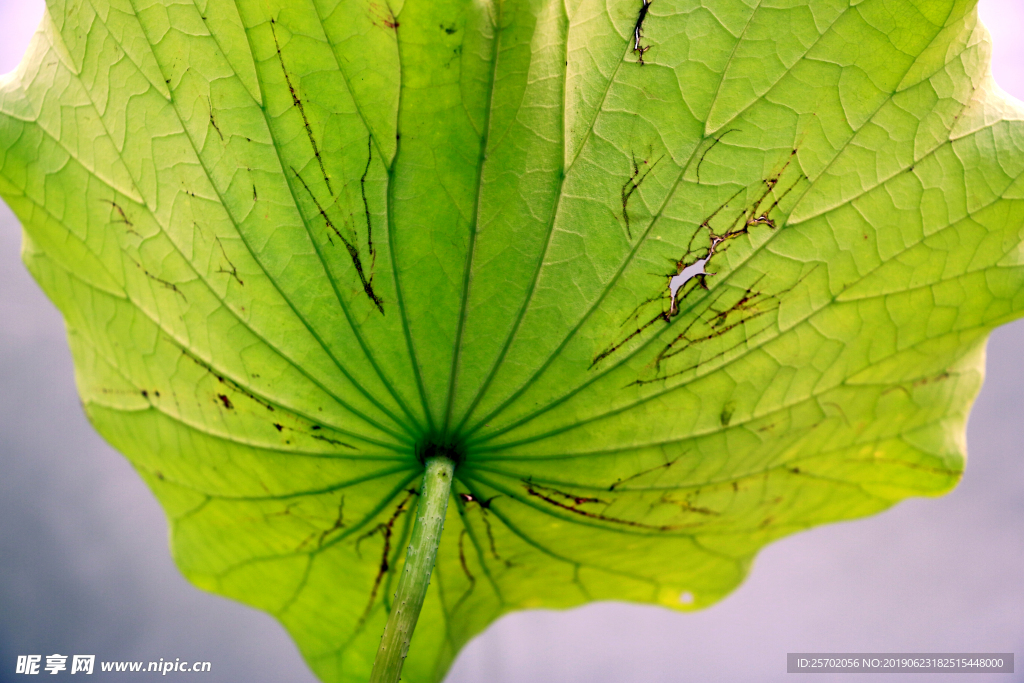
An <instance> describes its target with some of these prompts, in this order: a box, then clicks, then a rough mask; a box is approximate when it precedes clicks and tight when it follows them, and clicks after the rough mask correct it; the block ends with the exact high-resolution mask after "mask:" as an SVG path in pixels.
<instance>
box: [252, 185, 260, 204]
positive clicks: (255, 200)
mask: <svg viewBox="0 0 1024 683" xmlns="http://www.w3.org/2000/svg"><path fill="white" fill-rule="evenodd" d="M252 200H253V201H254V202H258V201H259V200H260V196H259V195H258V194H256V183H253V184H252Z"/></svg>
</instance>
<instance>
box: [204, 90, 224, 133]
mask: <svg viewBox="0 0 1024 683" xmlns="http://www.w3.org/2000/svg"><path fill="white" fill-rule="evenodd" d="M206 104H207V106H208V107H209V109H210V125H211V126H213V129H214V130H215V131H217V135H219V136H220V140H221V142H223V141H224V133H221V132H220V126H218V125H217V119H215V118H214V117H213V102H212V101H211V100H210V99H209V98H207V100H206Z"/></svg>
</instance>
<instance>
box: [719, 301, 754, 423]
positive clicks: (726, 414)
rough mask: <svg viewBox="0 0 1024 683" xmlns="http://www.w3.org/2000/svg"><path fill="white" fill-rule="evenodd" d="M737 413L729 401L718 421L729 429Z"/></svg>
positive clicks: (723, 407)
mask: <svg viewBox="0 0 1024 683" xmlns="http://www.w3.org/2000/svg"><path fill="white" fill-rule="evenodd" d="M747 291H748V292H749V291H750V290H747ZM735 411H736V405H735V404H734V403H733V402H732V401H729V402H728V403H726V404H725V405H724V406H722V414H721V415H719V417H718V420H719V422H721V423H722V426H723V427H728V426H729V421H730V420H732V414H733V413H734V412H735Z"/></svg>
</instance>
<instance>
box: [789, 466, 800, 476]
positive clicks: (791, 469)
mask: <svg viewBox="0 0 1024 683" xmlns="http://www.w3.org/2000/svg"><path fill="white" fill-rule="evenodd" d="M789 471H790V472H792V473H793V474H800V468H799V467H790V468H789Z"/></svg>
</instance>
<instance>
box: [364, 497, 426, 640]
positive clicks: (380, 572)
mask: <svg viewBox="0 0 1024 683" xmlns="http://www.w3.org/2000/svg"><path fill="white" fill-rule="evenodd" d="M414 495H417V493H416V491H412V490H410V491H408V492H407V493H406V496H405V498H403V499H402V500H401V502H399V503H398V507H396V508H395V511H394V512H393V513H392V514H391V518H390V519H388V521H387V522H382V523H380V524H378V525H377V526H375V527H373V528H372V529H370V530H369V531H367V532H366V533H365V534H363V535H362V536H360V537H359V538H357V539H356V554H357V555H359V556H360V557H362V555H361V554H360V553H359V544H360V543H361V542H362V541H363V540H365V539H367V538H369V537H371V536H374V535H376V534H380V535H381V537H383V539H384V548H383V550H382V552H381V554H380V565H379V566H378V568H377V577H376V578H375V579H374V580H373V588H372V589H371V590H370V600H369V601H368V602H367V604H366V609H364V610H363V615H362V616H361V617H359V622H358V624H356V629H355V630H356V633H358V632H359V631H360V630H362V628H363V625H364V624H365V623H366V618H367V617H368V616H370V610H371V609H372V608H373V603H374V602H375V601H376V600H377V591H379V590H380V584H381V581H383V580H384V577H385V576H386V575H387V573H388V569H389V565H388V553H390V552H391V535H392V534H393V533H394V530H395V522H397V521H398V518H399V517H401V516H402V513H404V512H405V510H406V506H407V505H408V504H409V501H410V500H412V497H413V496H414Z"/></svg>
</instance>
